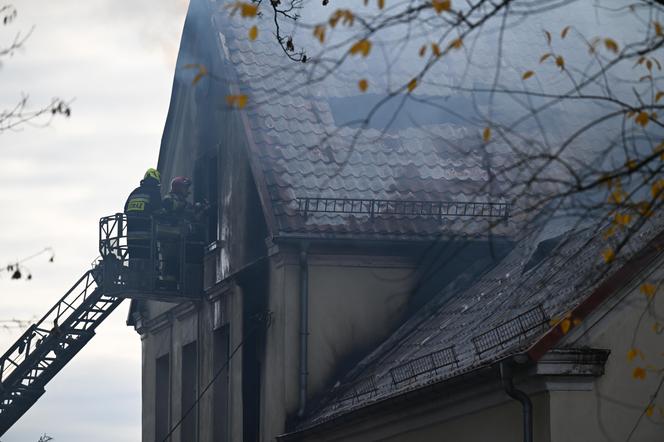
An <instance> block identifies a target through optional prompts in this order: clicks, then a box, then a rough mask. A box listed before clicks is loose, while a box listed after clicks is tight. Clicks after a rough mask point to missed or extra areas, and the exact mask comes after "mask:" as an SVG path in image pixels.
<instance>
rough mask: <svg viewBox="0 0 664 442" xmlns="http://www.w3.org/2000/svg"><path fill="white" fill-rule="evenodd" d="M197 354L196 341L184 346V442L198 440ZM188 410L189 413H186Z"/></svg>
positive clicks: (181, 399) (182, 400) (182, 432)
mask: <svg viewBox="0 0 664 442" xmlns="http://www.w3.org/2000/svg"><path fill="white" fill-rule="evenodd" d="M197 356H198V352H197V349H196V342H192V343H191V344H187V345H185V346H184V347H182V381H181V382H182V392H181V397H180V404H181V405H182V411H181V413H182V414H181V418H182V424H180V440H181V441H182V442H194V441H195V440H196V415H197V408H196V407H194V404H195V403H196V393H197V392H196V380H197V378H198V376H197V367H198V363H197ZM192 407H193V409H192ZM190 409H191V411H190ZM187 412H188V414H186V413H187ZM185 414H186V416H185Z"/></svg>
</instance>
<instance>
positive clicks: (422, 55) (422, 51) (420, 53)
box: [419, 45, 427, 57]
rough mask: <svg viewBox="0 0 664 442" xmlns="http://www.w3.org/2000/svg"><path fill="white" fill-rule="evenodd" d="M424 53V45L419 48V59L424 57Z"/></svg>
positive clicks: (425, 51)
mask: <svg viewBox="0 0 664 442" xmlns="http://www.w3.org/2000/svg"><path fill="white" fill-rule="evenodd" d="M426 53H427V46H426V45H422V47H421V48H420V50H419V55H420V57H424V55H425V54H426Z"/></svg>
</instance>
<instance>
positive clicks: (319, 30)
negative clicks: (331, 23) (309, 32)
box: [314, 25, 325, 44]
mask: <svg viewBox="0 0 664 442" xmlns="http://www.w3.org/2000/svg"><path fill="white" fill-rule="evenodd" d="M314 37H316V38H317V39H318V41H320V42H321V44H322V43H323V42H324V41H325V26H324V25H316V26H315V27H314Z"/></svg>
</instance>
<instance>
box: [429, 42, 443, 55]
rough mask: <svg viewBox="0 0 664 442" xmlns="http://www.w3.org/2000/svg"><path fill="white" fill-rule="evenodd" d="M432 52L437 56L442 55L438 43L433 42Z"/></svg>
mask: <svg viewBox="0 0 664 442" xmlns="http://www.w3.org/2000/svg"><path fill="white" fill-rule="evenodd" d="M431 52H433V55H435V56H436V57H440V54H441V52H440V46H438V45H437V44H436V43H431Z"/></svg>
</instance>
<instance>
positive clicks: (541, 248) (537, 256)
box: [523, 236, 562, 273]
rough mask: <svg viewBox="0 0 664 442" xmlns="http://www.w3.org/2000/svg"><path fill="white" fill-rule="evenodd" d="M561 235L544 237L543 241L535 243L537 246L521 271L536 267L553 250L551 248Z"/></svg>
mask: <svg viewBox="0 0 664 442" xmlns="http://www.w3.org/2000/svg"><path fill="white" fill-rule="evenodd" d="M561 239H562V236H556V237H554V238H549V239H545V240H544V241H542V242H540V243H539V244H537V248H536V249H535V251H534V252H533V254H532V255H531V256H530V260H528V262H527V263H526V266H525V267H524V268H523V272H524V273H525V272H527V271H528V270H530V269H533V268H535V267H537V266H538V265H539V264H541V262H542V261H543V260H544V258H546V257H547V256H549V255H550V254H551V252H553V249H555V248H556V246H557V245H558V244H559V243H560V240H561Z"/></svg>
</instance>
